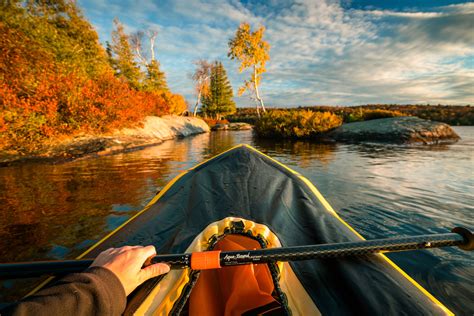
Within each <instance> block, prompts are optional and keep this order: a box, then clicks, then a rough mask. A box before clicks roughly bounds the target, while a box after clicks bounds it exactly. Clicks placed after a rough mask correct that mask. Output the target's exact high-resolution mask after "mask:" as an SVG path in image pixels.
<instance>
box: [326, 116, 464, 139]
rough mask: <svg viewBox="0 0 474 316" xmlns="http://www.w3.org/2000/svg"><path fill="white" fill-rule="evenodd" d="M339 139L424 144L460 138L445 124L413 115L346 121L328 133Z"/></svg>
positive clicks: (331, 136)
mask: <svg viewBox="0 0 474 316" xmlns="http://www.w3.org/2000/svg"><path fill="white" fill-rule="evenodd" d="M327 136H328V137H330V138H332V139H334V140H336V141H339V142H387V143H399V144H402V143H424V144H433V143H440V142H456V141H458V140H459V139H460V137H459V136H458V135H457V134H456V132H455V131H454V130H453V129H452V128H451V126H449V125H448V124H445V123H439V122H433V121H428V120H423V119H420V118H418V117H413V116H400V117H391V118H384V119H377V120H370V121H364V122H355V123H347V124H343V125H342V126H340V127H338V128H336V129H334V130H333V131H331V132H329V133H328V134H327Z"/></svg>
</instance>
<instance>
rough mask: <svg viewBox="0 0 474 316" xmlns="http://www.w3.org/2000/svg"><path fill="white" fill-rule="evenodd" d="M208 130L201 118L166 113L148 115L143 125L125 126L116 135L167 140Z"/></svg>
mask: <svg viewBox="0 0 474 316" xmlns="http://www.w3.org/2000/svg"><path fill="white" fill-rule="evenodd" d="M206 132H209V125H207V124H206V122H204V121H203V120H201V119H199V118H196V117H184V116H173V115H166V116H163V117H157V116H148V117H147V118H146V119H145V121H144V124H143V127H139V128H125V129H122V130H119V131H117V132H116V133H115V135H118V136H133V137H140V138H158V139H161V140H166V139H173V138H175V137H185V136H189V135H193V134H199V133H206Z"/></svg>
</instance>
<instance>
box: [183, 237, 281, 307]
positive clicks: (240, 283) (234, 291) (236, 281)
mask: <svg viewBox="0 0 474 316" xmlns="http://www.w3.org/2000/svg"><path fill="white" fill-rule="evenodd" d="M260 248H261V247H260V244H259V243H258V241H256V240H254V239H252V238H249V237H246V236H241V235H227V236H226V237H224V238H223V239H221V240H219V241H218V242H217V244H216V246H215V247H214V250H222V251H232V250H245V249H260ZM273 290H274V284H273V280H272V276H271V273H270V270H269V268H268V266H267V265H266V264H251V265H241V266H233V267H223V268H221V269H216V270H203V271H201V275H200V276H199V279H198V281H197V283H196V285H195V286H194V288H193V290H192V292H191V296H190V298H189V314H190V315H208V316H221V315H226V316H231V315H232V316H233V315H242V314H243V313H245V312H247V311H250V310H253V309H256V308H258V307H261V306H264V305H268V304H271V303H277V301H276V300H275V298H274V297H273V296H272V292H273ZM272 305H273V304H272Z"/></svg>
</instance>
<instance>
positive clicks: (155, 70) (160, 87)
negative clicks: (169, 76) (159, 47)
mask: <svg viewBox="0 0 474 316" xmlns="http://www.w3.org/2000/svg"><path fill="white" fill-rule="evenodd" d="M146 69H147V74H146V79H145V82H144V89H145V90H147V91H169V89H168V84H167V83H166V77H165V73H164V72H163V71H161V70H160V63H159V62H158V61H157V60H156V59H153V60H152V61H150V63H149V64H148V65H146Z"/></svg>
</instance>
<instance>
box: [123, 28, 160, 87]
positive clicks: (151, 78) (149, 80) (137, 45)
mask: <svg viewBox="0 0 474 316" xmlns="http://www.w3.org/2000/svg"><path fill="white" fill-rule="evenodd" d="M146 35H147V37H148V40H149V42H150V46H149V48H150V56H151V57H150V61H148V58H147V55H146V54H144V52H143V38H144V36H145V32H144V31H138V32H135V33H133V34H132V35H131V36H130V43H131V46H132V49H133V50H134V51H135V56H136V58H137V59H138V60H139V61H140V63H141V65H142V66H144V67H145V68H146V70H147V73H146V77H145V80H144V82H143V89H144V90H146V91H169V89H168V84H167V83H166V77H165V73H164V72H163V71H161V70H160V63H159V62H158V61H157V60H156V59H155V40H156V37H157V36H158V31H156V30H152V29H150V30H147V31H146Z"/></svg>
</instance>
